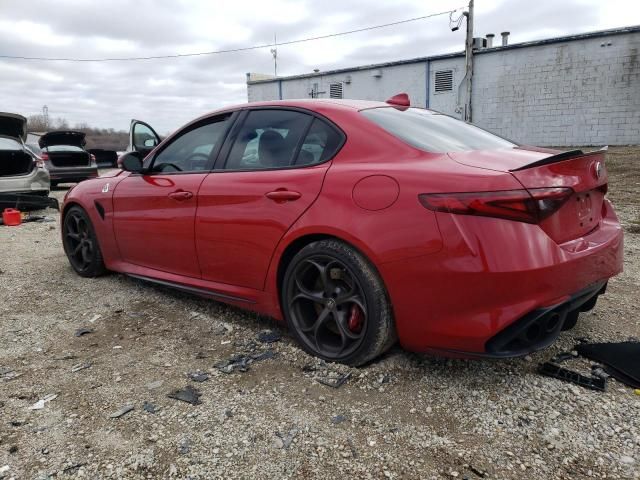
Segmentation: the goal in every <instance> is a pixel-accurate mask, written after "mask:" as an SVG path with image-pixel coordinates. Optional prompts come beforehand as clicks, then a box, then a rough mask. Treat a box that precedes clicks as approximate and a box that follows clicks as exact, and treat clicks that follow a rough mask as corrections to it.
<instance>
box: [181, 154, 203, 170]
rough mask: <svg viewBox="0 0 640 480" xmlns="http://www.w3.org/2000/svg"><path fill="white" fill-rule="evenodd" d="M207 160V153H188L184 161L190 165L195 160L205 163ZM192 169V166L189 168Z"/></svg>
mask: <svg viewBox="0 0 640 480" xmlns="http://www.w3.org/2000/svg"><path fill="white" fill-rule="evenodd" d="M208 161H209V154H207V153H199V152H196V153H192V154H191V155H189V156H188V157H187V158H186V160H185V163H186V164H188V165H192V164H193V163H195V162H204V163H207V162H208ZM191 169H192V170H195V169H194V168H191Z"/></svg>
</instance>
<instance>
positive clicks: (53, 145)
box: [38, 130, 98, 186]
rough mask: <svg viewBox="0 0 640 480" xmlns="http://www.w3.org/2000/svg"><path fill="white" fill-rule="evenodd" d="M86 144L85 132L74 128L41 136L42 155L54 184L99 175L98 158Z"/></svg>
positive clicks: (39, 143)
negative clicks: (89, 150) (86, 147)
mask: <svg viewBox="0 0 640 480" xmlns="http://www.w3.org/2000/svg"><path fill="white" fill-rule="evenodd" d="M85 144H86V142H85V133H84V132H77V131H73V130H60V131H55V132H47V133H44V134H43V135H41V136H40V138H39V139H38V146H39V147H40V148H41V149H42V150H41V152H42V153H41V154H40V157H41V158H42V159H43V160H44V166H45V168H46V169H47V170H48V171H49V176H50V177H51V185H52V186H56V185H57V184H58V183H70V182H80V181H82V180H86V179H87V178H94V177H97V176H98V165H97V164H96V158H95V156H94V155H92V154H91V153H89V152H87V151H86V150H85V148H84V147H85Z"/></svg>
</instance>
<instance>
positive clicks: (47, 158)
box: [40, 152, 49, 161]
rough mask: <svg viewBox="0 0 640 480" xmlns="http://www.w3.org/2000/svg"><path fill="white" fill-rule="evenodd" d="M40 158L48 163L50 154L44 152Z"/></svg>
mask: <svg viewBox="0 0 640 480" xmlns="http://www.w3.org/2000/svg"><path fill="white" fill-rule="evenodd" d="M40 158H41V159H42V161H47V160H49V154H48V153H44V152H42V153H41V154H40Z"/></svg>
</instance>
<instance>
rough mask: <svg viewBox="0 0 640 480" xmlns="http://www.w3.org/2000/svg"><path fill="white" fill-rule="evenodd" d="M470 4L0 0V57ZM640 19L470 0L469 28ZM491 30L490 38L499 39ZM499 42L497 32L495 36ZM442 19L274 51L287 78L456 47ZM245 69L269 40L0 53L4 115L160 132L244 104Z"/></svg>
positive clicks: (264, 59) (302, 26)
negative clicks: (139, 125) (139, 123)
mask: <svg viewBox="0 0 640 480" xmlns="http://www.w3.org/2000/svg"><path fill="white" fill-rule="evenodd" d="M465 1H467V0H459V1H456V0H429V1H425V0H394V1H393V2H391V1H389V2H372V1H370V0H353V1H348V2H347V1H344V0H268V1H243V0H237V1H234V2H229V1H224V2H223V1H207V0H202V1H195V0H185V1H177V0H153V1H152V0H137V1H125V0H109V1H102V2H97V1H95V0H87V1H81V0H56V1H55V2H52V1H50V0H28V1H25V0H19V1H14V0H0V32H1V37H2V41H1V42H0V54H1V55H21V56H38V57H77V58H105V57H130V56H153V55H165V54H176V53H190V52H202V51H212V50H221V49H229V48H236V47H245V46H249V45H261V44H265V43H268V42H270V41H272V40H273V35H274V33H277V37H278V40H281V41H287V40H293V39H299V38H305V37H313V36H318V35H325V34H330V33H336V32H341V31H346V30H352V29H357V28H362V27H366V26H370V25H376V24H382V23H389V22H393V21H396V20H403V19H406V18H411V17H416V16H422V15H427V14H430V13H435V12H441V11H445V10H449V9H453V8H456V7H460V6H462V5H463V4H464V3H465ZM637 24H640V2H638V1H637V0H606V1H604V0H535V1H531V0H476V21H475V36H483V35H485V34H486V33H490V32H493V33H496V35H497V37H498V38H499V33H500V32H502V31H504V30H509V31H510V32H511V37H510V43H516V42H522V41H527V40H535V39H541V38H548V37H554V36H559V35H566V34H571V33H580V32H588V31H593V30H602V29H607V28H613V27H620V26H629V25H637ZM498 38H497V39H498ZM498 41H499V40H498ZM463 44H464V27H463V28H461V29H460V31H458V32H456V33H452V32H451V30H450V29H449V18H448V16H440V17H435V18H429V19H425V20H420V21H416V22H413V23H409V24H404V25H399V26H394V27H388V28H384V29H379V30H373V31H370V32H364V33H356V34H352V35H347V36H343V37H338V38H333V39H326V40H318V41H314V42H308V43H303V44H296V45H290V46H281V47H279V48H278V73H279V74H280V75H294V74H299V73H306V72H311V71H312V70H313V69H314V68H319V69H320V70H330V69H334V68H340V67H347V66H356V65H363V64H369V63H375V62H384V61H391V60H398V59H403V58H412V57H419V56H426V55H432V54H439V53H447V52H454V51H459V50H462V49H463ZM246 72H261V73H272V72H273V59H272V57H271V54H270V52H269V49H268V48H265V49H261V50H255V51H249V52H242V53H229V54H220V55H210V56H202V57H192V58H178V59H168V60H145V61H135V62H101V63H91V62H86V63H72V62H44V61H27V60H5V59H0V111H9V112H16V113H21V114H23V115H26V116H28V115H32V114H36V113H40V112H41V111H42V106H43V105H45V104H46V105H47V106H48V107H49V115H50V116H51V117H64V118H66V119H67V120H69V121H70V122H71V123H72V124H73V123H77V122H86V123H88V124H90V125H93V126H98V127H111V128H115V129H128V125H129V120H130V119H131V118H139V119H141V120H146V121H148V122H149V123H151V124H152V125H153V126H154V127H157V129H158V130H159V131H161V132H163V133H165V132H168V131H170V130H173V129H175V128H177V127H179V126H180V125H182V124H184V123H186V122H187V121H189V120H191V119H193V118H195V117H196V116H199V115H201V114H202V113H205V112H207V111H209V110H214V109H216V108H218V107H221V106H223V105H228V104H233V103H243V102H246V99H247V92H246V83H245V81H246V77H245V73H246Z"/></svg>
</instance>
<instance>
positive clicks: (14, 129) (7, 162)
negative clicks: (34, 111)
mask: <svg viewBox="0 0 640 480" xmlns="http://www.w3.org/2000/svg"><path fill="white" fill-rule="evenodd" d="M26 137H27V119H26V118H25V117H23V116H22V115H18V114H15V113H4V112H0V194H2V195H5V194H28V195H40V196H43V197H46V196H48V195H49V189H50V180H49V173H48V172H47V170H46V169H45V168H44V162H43V161H42V159H41V158H39V157H38V156H37V155H36V154H34V153H33V152H31V151H30V150H29V149H28V148H26V147H25V144H24V141H25V139H26Z"/></svg>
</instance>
